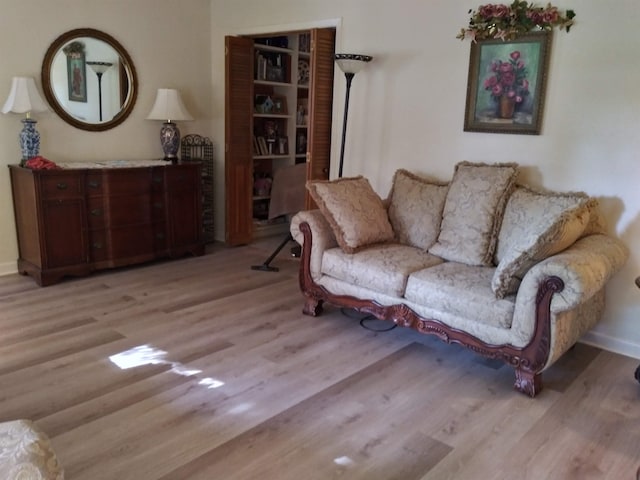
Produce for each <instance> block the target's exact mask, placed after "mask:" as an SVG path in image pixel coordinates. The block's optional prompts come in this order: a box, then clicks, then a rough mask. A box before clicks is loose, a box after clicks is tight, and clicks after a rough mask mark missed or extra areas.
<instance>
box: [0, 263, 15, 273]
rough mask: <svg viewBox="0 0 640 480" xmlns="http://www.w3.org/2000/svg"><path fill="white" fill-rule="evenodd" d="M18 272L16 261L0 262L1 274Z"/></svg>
mask: <svg viewBox="0 0 640 480" xmlns="http://www.w3.org/2000/svg"><path fill="white" fill-rule="evenodd" d="M12 273H18V267H17V265H16V262H7V263H0V276H3V275H11V274H12Z"/></svg>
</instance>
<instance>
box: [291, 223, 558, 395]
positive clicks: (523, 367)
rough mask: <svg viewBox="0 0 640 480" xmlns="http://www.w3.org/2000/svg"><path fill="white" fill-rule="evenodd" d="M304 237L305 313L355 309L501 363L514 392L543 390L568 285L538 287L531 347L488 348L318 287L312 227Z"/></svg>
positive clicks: (439, 326) (401, 311)
mask: <svg viewBox="0 0 640 480" xmlns="http://www.w3.org/2000/svg"><path fill="white" fill-rule="evenodd" d="M300 231H301V232H302V234H303V236H304V244H303V247H302V255H301V258H300V261H301V263H300V272H299V280H300V289H301V290H302V293H303V295H304V297H305V304H304V308H303V313H304V314H305V315H311V316H318V315H320V314H321V313H322V305H323V303H324V302H327V303H330V304H332V305H335V306H338V307H346V308H352V309H354V310H356V311H359V312H362V313H368V314H371V315H373V316H375V317H376V318H378V319H380V320H389V321H392V322H394V323H395V324H396V325H399V326H401V327H410V328H413V329H415V330H417V331H418V332H420V333H424V334H429V335H435V336H436V337H438V338H439V339H440V340H442V341H444V342H446V343H455V344H459V345H462V346H464V347H466V348H468V349H470V350H473V351H474V352H476V353H478V354H480V355H483V356H485V357H488V358H493V359H499V360H502V361H504V362H505V363H507V364H509V365H511V366H512V367H513V368H514V369H515V374H516V381H515V384H514V388H515V389H516V390H518V391H519V392H522V393H524V394H526V395H529V396H530V397H534V396H535V395H536V394H537V393H539V392H540V391H541V390H542V375H541V371H542V369H543V367H544V366H545V364H546V362H547V358H548V357H549V351H550V346H551V311H550V307H551V299H552V297H553V294H554V293H557V292H561V291H562V290H563V289H564V282H563V281H562V280H561V279H560V278H558V277H555V276H552V277H548V278H546V279H545V280H544V281H543V282H541V283H540V285H539V286H538V293H537V297H536V325H535V328H534V333H533V338H532V339H531V342H529V344H528V345H526V346H524V347H522V348H517V347H513V346H511V345H491V344H487V343H485V342H483V341H481V340H479V339H478V338H476V337H474V336H473V335H470V334H468V333H467V332H464V331H462V330H458V329H455V328H451V327H448V326H447V325H444V324H443V323H441V322H439V321H438V320H436V319H431V318H423V317H421V316H420V315H418V314H417V313H416V312H414V311H413V310H412V309H410V308H409V307H408V306H406V305H404V304H397V305H390V306H384V305H380V304H379V303H377V302H375V301H373V300H367V299H361V298H356V297H352V296H348V295H335V294H333V293H331V292H329V291H327V290H326V289H325V288H324V287H322V286H321V285H318V284H317V283H316V282H315V281H314V280H313V278H312V276H311V270H310V261H311V249H312V241H313V239H312V234H311V228H310V226H309V224H308V223H306V222H303V223H301V224H300Z"/></svg>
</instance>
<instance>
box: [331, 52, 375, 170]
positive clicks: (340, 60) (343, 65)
mask: <svg viewBox="0 0 640 480" xmlns="http://www.w3.org/2000/svg"><path fill="white" fill-rule="evenodd" d="M334 58H335V61H336V63H337V64H338V67H340V70H342V71H343V72H344V76H345V78H346V79H347V93H346V95H345V97H344V117H343V120H342V144H341V146H340V164H339V167H338V177H340V178H341V177H342V165H343V163H344V143H345V139H346V138H347V117H348V115H349V93H350V91H351V82H352V81H353V77H354V76H355V75H356V73H358V72H359V71H360V70H362V67H364V66H365V64H367V63H368V62H370V61H371V60H372V59H373V57H370V56H369V55H360V54H357V53H336V54H335V56H334Z"/></svg>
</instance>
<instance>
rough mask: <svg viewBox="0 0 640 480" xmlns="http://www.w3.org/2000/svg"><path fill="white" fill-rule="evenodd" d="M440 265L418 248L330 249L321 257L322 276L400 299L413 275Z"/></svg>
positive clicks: (404, 246) (388, 246)
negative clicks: (348, 250)
mask: <svg viewBox="0 0 640 480" xmlns="http://www.w3.org/2000/svg"><path fill="white" fill-rule="evenodd" d="M439 263H442V259H441V258H438V257H435V256H433V255H430V254H429V253H427V252H425V251H424V250H422V249H420V248H415V247H410V246H408V245H400V244H397V243H389V244H382V245H374V246H370V247H368V248H365V249H363V250H361V251H359V252H357V253H354V254H348V253H345V252H344V251H343V250H342V249H340V248H331V249H329V250H326V251H325V252H324V255H323V257H322V273H323V274H325V275H329V276H331V277H334V278H337V279H339V280H343V281H345V282H348V283H351V284H353V285H357V286H359V287H364V288H368V289H370V290H374V291H376V292H380V293H385V294H387V295H392V296H396V297H402V296H403V295H404V290H405V287H406V285H407V278H408V277H409V275H410V274H411V273H412V272H415V271H417V270H421V269H423V268H427V267H431V266H433V265H438V264H439Z"/></svg>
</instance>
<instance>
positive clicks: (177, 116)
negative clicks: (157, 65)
mask: <svg viewBox="0 0 640 480" xmlns="http://www.w3.org/2000/svg"><path fill="white" fill-rule="evenodd" d="M147 120H164V121H165V122H168V121H171V120H193V117H192V116H191V114H190V113H189V111H188V110H187V107H185V106H184V103H182V98H180V92H178V90H175V89H173V88H159V89H158V93H157V95H156V101H155V103H154V104H153V107H152V108H151V112H149V115H148V116H147Z"/></svg>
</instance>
